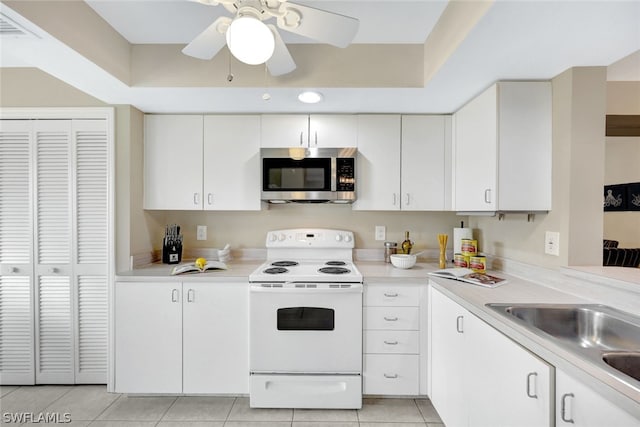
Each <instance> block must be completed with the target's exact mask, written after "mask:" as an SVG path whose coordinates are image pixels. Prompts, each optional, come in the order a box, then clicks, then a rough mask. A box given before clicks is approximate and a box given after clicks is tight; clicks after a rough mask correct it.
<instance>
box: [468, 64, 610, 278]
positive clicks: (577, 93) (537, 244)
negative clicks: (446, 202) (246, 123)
mask: <svg viewBox="0 0 640 427" xmlns="http://www.w3.org/2000/svg"><path fill="white" fill-rule="evenodd" d="M552 84H553V168H552V173H553V184H552V192H553V193H552V194H553V199H552V210H551V211H550V212H549V213H548V214H538V215H536V217H535V220H534V221H533V222H527V220H526V215H522V214H507V215H506V217H505V219H504V220H502V221H499V220H498V218H497V217H489V218H486V217H471V219H470V220H471V225H472V226H473V227H474V228H477V230H476V233H477V235H478V237H479V239H480V243H479V244H480V246H481V249H482V250H483V251H485V252H488V253H492V254H495V255H498V256H502V257H506V258H510V259H514V260H518V261H522V262H526V263H531V264H538V265H542V266H545V267H548V268H556V267H559V266H567V265H599V264H601V262H602V250H601V247H602V241H601V239H602V221H603V220H602V191H601V190H602V185H603V184H602V183H603V176H604V164H603V162H602V159H603V158H604V137H603V135H604V119H605V118H604V116H605V103H606V69H605V68H604V67H585V68H573V69H570V70H568V71H566V72H564V73H562V74H561V75H559V76H557V77H556V78H554V79H553V81H552ZM545 231H557V232H559V233H560V256H558V257H556V256H553V255H546V254H545V253H544V235H545Z"/></svg>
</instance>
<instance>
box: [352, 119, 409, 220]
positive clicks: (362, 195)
mask: <svg viewBox="0 0 640 427" xmlns="http://www.w3.org/2000/svg"><path fill="white" fill-rule="evenodd" d="M356 191H357V194H356V201H355V202H354V203H353V205H352V207H353V209H354V210H386V211H392V210H399V209H400V116H399V115H360V116H358V159H357V164H356Z"/></svg>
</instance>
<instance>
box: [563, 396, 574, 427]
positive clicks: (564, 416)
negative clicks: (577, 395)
mask: <svg viewBox="0 0 640 427" xmlns="http://www.w3.org/2000/svg"><path fill="white" fill-rule="evenodd" d="M568 397H571V398H573V397H574V396H573V393H566V394H563V395H562V405H561V406H562V409H561V410H560V417H562V421H564V422H565V423H570V424H574V423H575V421H573V418H567V412H569V411H567V398H568Z"/></svg>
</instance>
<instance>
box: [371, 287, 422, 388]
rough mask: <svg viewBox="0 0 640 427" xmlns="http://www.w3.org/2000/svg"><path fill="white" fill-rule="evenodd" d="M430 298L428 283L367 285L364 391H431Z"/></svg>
mask: <svg viewBox="0 0 640 427" xmlns="http://www.w3.org/2000/svg"><path fill="white" fill-rule="evenodd" d="M426 297H427V286H426V283H424V284H419V283H392V282H375V281H374V282H367V283H366V284H365V292H364V310H363V313H364V331H363V334H364V336H363V345H364V360H363V392H364V394H368V395H385V396H416V395H424V394H426V366H427V362H426V357H427V352H426V341H427V338H426V333H427V330H426Z"/></svg>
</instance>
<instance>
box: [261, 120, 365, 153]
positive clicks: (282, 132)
mask: <svg viewBox="0 0 640 427" xmlns="http://www.w3.org/2000/svg"><path fill="white" fill-rule="evenodd" d="M357 140H358V119H357V116H355V115H348V114H314V115H310V116H309V115H306V114H304V115H303V114H274V115H263V116H262V130H261V146H262V147H264V148H289V147H330V148H341V147H355V146H356V145H357Z"/></svg>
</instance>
